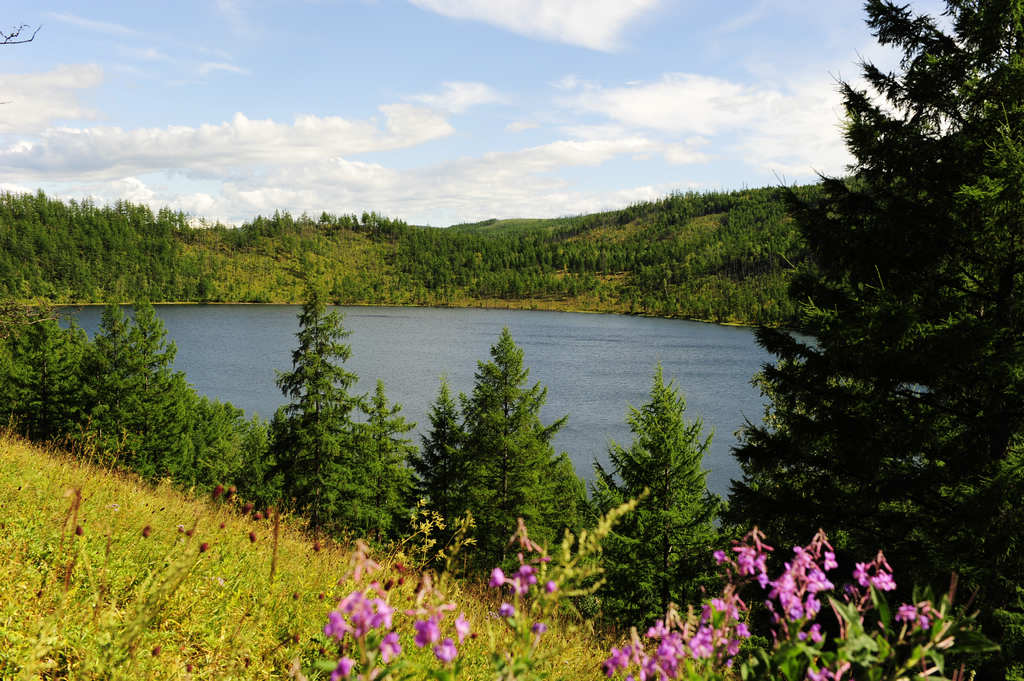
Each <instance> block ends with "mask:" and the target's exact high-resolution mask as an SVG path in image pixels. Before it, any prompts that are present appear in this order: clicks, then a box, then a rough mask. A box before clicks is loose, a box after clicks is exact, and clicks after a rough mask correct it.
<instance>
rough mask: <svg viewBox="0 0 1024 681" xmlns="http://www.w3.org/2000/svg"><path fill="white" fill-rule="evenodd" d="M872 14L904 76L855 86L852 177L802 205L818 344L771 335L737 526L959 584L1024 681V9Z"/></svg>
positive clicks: (1000, 3)
mask: <svg viewBox="0 0 1024 681" xmlns="http://www.w3.org/2000/svg"><path fill="white" fill-rule="evenodd" d="M867 11H868V17H869V18H868V24H869V26H870V27H871V29H872V30H873V32H874V34H875V35H876V36H877V38H878V40H879V42H880V43H882V44H883V45H887V46H892V47H895V48H897V49H899V50H901V51H902V53H903V59H902V61H901V63H900V67H899V69H898V70H897V71H895V72H893V73H885V72H882V71H881V70H879V69H877V68H875V67H874V66H873V65H871V64H864V65H863V73H864V76H865V78H866V80H867V83H868V84H869V89H868V90H864V91H862V90H859V89H857V88H856V87H854V86H853V85H851V84H848V83H846V84H842V92H843V96H844V100H845V107H846V111H847V115H848V121H849V122H848V125H847V128H846V142H847V145H848V147H849V149H850V151H851V152H852V154H853V156H854V158H855V164H854V165H853V166H852V168H851V170H852V174H851V175H850V177H848V178H828V179H825V180H824V183H823V188H824V195H823V197H822V198H821V200H820V201H817V202H814V203H809V204H803V205H798V206H797V208H798V211H797V220H798V222H799V225H800V228H801V230H802V232H803V235H804V238H805V239H806V241H807V245H808V249H809V251H810V254H811V259H812V262H813V264H812V265H811V266H809V267H807V268H805V269H804V271H803V272H801V273H800V275H799V276H798V278H797V279H796V280H795V284H794V289H793V297H794V298H795V299H798V300H805V301H809V302H808V305H807V306H806V308H805V309H804V311H803V314H802V318H801V322H802V329H801V330H802V331H804V332H805V333H806V334H808V335H809V336H810V338H809V339H808V338H806V337H800V336H795V335H793V334H790V333H786V332H784V331H779V330H767V329H763V330H761V331H760V332H759V333H758V339H759V342H760V343H761V345H762V346H763V347H765V348H766V349H767V350H769V351H770V352H772V353H773V354H774V355H775V356H776V357H777V358H778V360H777V362H776V363H775V364H774V365H773V366H768V367H766V368H765V370H764V373H763V375H762V378H761V381H762V387H763V389H764V391H765V394H766V395H767V396H768V397H769V398H770V399H771V407H770V409H769V413H768V419H767V424H766V425H765V426H751V427H749V428H747V429H746V431H745V434H744V437H743V443H742V445H741V446H740V447H739V448H738V449H737V452H736V453H737V456H738V458H739V460H740V463H741V465H742V467H743V471H744V478H743V481H742V482H741V483H739V484H737V485H735V486H734V488H733V491H732V496H731V504H730V507H731V509H732V517H733V519H734V520H736V521H737V522H741V523H743V524H751V523H758V524H760V525H761V526H762V527H765V526H767V527H765V529H767V530H768V531H769V535H770V536H773V537H774V538H776V539H777V540H778V541H780V542H782V543H783V544H784V545H785V543H786V542H787V541H792V540H796V539H797V538H798V537H806V536H809V535H810V534H811V533H813V531H814V530H816V529H817V528H818V527H823V528H825V529H826V530H828V531H829V532H830V533H831V535H832V537H833V538H834V539H835V540H836V542H837V544H838V545H839V546H840V547H842V548H843V549H847V550H849V551H851V552H854V553H855V554H856V555H859V556H867V555H871V552H872V551H873V550H875V549H877V548H879V547H880V548H882V549H884V550H885V552H886V555H887V556H888V557H889V560H890V562H891V563H892V564H893V566H894V567H896V568H897V569H898V570H899V571H900V572H901V573H903V574H905V575H907V577H906V579H905V584H904V586H909V584H910V583H912V582H913V581H915V580H916V581H919V582H930V583H932V584H933V585H936V586H941V583H942V582H943V581H945V580H948V579H949V574H950V572H951V571H956V572H958V573H959V574H960V575H961V577H960V583H961V589H963V590H964V592H966V593H970V592H971V591H972V590H977V600H976V604H977V605H978V606H980V608H981V612H982V618H983V625H984V627H985V629H986V630H987V633H988V635H989V637H990V638H992V639H994V640H997V641H1001V642H1002V645H1003V653H1002V655H1003V657H1002V658H1001V659H999V660H996V661H994V662H993V663H992V664H991V666H986V667H985V668H984V669H983V673H984V674H985V675H987V676H989V677H990V678H995V677H997V676H1002V675H1008V676H1011V677H1013V678H1018V679H1019V678H1024V635H1022V632H1024V599H1022V592H1021V590H1020V585H1021V584H1022V583H1024V523H1022V522H1021V515H1020V513H1021V511H1020V508H1019V502H1020V499H1021V498H1024V305H1022V301H1024V210H1022V208H1021V207H1022V206H1024V133H1022V131H1024V58H1022V55H1024V2H1022V0H988V1H986V2H971V1H968V0H949V1H948V2H947V10H946V15H947V16H946V19H945V20H943V21H941V22H939V21H937V20H935V19H933V18H931V17H928V16H923V15H922V16H918V15H915V14H914V12H913V11H911V10H910V9H909V8H908V7H905V6H899V5H895V4H892V3H890V2H884V1H882V0H871V1H870V2H868V3H867Z"/></svg>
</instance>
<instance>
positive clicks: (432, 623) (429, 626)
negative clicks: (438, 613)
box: [412, 617, 441, 648]
mask: <svg viewBox="0 0 1024 681" xmlns="http://www.w3.org/2000/svg"><path fill="white" fill-rule="evenodd" d="M412 626H413V627H414V628H415V629H416V637H415V638H414V639H413V643H415V644H416V647H417V648H422V647H423V646H425V645H427V644H428V643H433V642H434V641H436V640H437V639H439V638H440V637H441V629H440V628H439V627H438V626H437V618H436V617H431V618H429V619H425V620H417V621H415V622H413V623H412Z"/></svg>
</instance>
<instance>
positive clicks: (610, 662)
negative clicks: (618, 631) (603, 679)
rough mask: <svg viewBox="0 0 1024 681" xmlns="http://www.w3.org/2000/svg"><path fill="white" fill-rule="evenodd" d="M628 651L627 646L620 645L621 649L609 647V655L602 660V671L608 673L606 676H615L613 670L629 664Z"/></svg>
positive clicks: (623, 667)
mask: <svg viewBox="0 0 1024 681" xmlns="http://www.w3.org/2000/svg"><path fill="white" fill-rule="evenodd" d="M630 652H631V649H630V647H629V646H622V648H621V649H620V648H612V649H611V656H610V657H609V658H608V659H607V660H605V661H604V673H605V674H607V675H608V678H611V677H613V676H615V672H616V671H618V670H619V669H625V668H626V667H628V666H629V653H630Z"/></svg>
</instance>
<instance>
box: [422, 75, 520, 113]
mask: <svg viewBox="0 0 1024 681" xmlns="http://www.w3.org/2000/svg"><path fill="white" fill-rule="evenodd" d="M441 86H442V88H443V89H442V91H441V92H440V93H438V94H422V95H412V96H411V97H409V98H408V99H409V100H410V101H413V102H418V103H420V104H425V105H426V106H429V107H430V108H432V109H438V110H439V111H446V112H448V113H453V114H460V113H463V112H465V111H466V110H467V109H469V108H470V107H474V106H478V105H480V104H490V103H492V102H498V101H501V97H499V96H498V93H497V92H495V91H494V89H493V88H491V86H489V85H486V84H485V83H467V82H447V83H442V84H441Z"/></svg>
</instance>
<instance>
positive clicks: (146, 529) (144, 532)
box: [142, 525, 153, 539]
mask: <svg viewBox="0 0 1024 681" xmlns="http://www.w3.org/2000/svg"><path fill="white" fill-rule="evenodd" d="M152 532H153V528H152V527H150V526H149V525H146V526H145V527H143V528H142V537H143V539H145V538H147V537H149V535H150V534H152Z"/></svg>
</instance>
